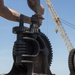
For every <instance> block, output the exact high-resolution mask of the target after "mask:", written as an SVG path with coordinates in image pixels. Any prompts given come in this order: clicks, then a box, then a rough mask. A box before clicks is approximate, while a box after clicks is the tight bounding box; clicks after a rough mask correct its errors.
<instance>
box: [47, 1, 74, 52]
mask: <svg viewBox="0 0 75 75" xmlns="http://www.w3.org/2000/svg"><path fill="white" fill-rule="evenodd" d="M46 3H47V5H48V9H49V11H50V13H51V16H52V18H53V20H54V22H55V23H56V27H57V31H59V33H60V35H61V37H62V39H63V41H64V43H65V45H66V47H67V49H68V51H69V52H70V51H71V50H72V49H73V48H74V47H73V46H72V43H71V42H70V39H69V37H68V36H67V33H66V32H65V30H64V27H63V26H62V23H61V20H60V18H59V17H58V16H57V14H56V12H55V10H54V8H53V5H52V4H51V2H50V0H46Z"/></svg>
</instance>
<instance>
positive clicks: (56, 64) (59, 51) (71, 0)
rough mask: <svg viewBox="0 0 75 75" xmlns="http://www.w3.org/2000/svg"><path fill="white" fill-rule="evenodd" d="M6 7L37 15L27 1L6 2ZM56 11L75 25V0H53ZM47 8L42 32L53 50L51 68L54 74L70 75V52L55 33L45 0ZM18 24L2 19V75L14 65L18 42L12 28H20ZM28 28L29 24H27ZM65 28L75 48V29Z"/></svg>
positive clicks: (60, 16)
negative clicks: (14, 54)
mask: <svg viewBox="0 0 75 75" xmlns="http://www.w3.org/2000/svg"><path fill="white" fill-rule="evenodd" d="M4 2H5V5H6V6H7V7H9V8H12V9H14V10H16V11H17V12H19V13H22V14H24V15H27V16H32V15H33V14H35V13H34V12H33V11H32V10H31V9H30V8H29V7H28V5H27V2H26V0H4ZM51 2H52V4H53V6H54V8H55V11H56V13H57V15H58V16H59V18H62V19H64V20H66V21H68V22H70V23H72V24H75V21H74V20H75V19H74V18H75V9H74V7H75V0H51ZM41 4H43V6H44V8H45V13H44V15H43V17H44V18H45V20H43V23H42V26H41V27H40V30H41V31H42V32H43V33H44V34H46V35H47V37H48V38H49V40H50V42H51V45H52V50H53V60H52V65H51V67H50V69H51V71H52V73H53V74H56V75H69V68H68V55H69V54H68V50H67V48H66V47H65V45H64V42H63V40H62V38H61V36H60V34H59V33H57V34H56V33H55V29H56V25H55V23H54V21H53V19H52V17H51V15H50V13H49V11H48V7H47V5H46V1H45V0H41ZM18 25H19V23H18V22H13V21H9V20H6V19H4V18H2V17H0V74H2V73H8V72H9V71H10V70H11V68H12V64H13V58H12V50H13V44H14V42H15V40H16V35H15V34H13V33H12V28H13V27H15V26H18ZM25 25H26V26H27V25H28V24H25ZM63 27H64V29H65V31H66V33H67V34H68V37H69V38H70V41H71V42H72V44H73V46H75V42H74V39H75V36H74V34H75V29H72V28H70V27H68V26H66V25H64V24H63Z"/></svg>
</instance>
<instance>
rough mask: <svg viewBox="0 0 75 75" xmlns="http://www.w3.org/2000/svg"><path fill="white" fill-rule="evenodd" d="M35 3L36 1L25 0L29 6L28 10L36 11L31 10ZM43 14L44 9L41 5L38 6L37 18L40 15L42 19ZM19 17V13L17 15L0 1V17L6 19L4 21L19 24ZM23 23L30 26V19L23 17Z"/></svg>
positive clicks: (2, 0)
mask: <svg viewBox="0 0 75 75" xmlns="http://www.w3.org/2000/svg"><path fill="white" fill-rule="evenodd" d="M37 1H38V0H37ZM37 1H36V0H27V3H28V5H30V4H31V6H30V8H31V9H32V10H33V11H36V10H37V9H33V7H36V2H37ZM43 13H44V7H43V6H42V5H40V11H39V14H38V16H39V15H41V17H42V15H43ZM20 15H21V14H20V13H18V12H16V11H15V10H13V9H11V8H9V7H7V6H5V5H4V0H0V16H1V17H3V18H6V19H8V20H11V21H15V22H19V21H20ZM38 22H40V20H39V19H38ZM24 23H28V24H30V25H31V17H29V16H26V15H24ZM38 24H40V23H38ZM40 25H41V24H40Z"/></svg>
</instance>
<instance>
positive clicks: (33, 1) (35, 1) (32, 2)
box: [27, 0, 44, 15]
mask: <svg viewBox="0 0 75 75" xmlns="http://www.w3.org/2000/svg"><path fill="white" fill-rule="evenodd" d="M27 3H28V5H29V7H30V8H31V9H32V10H33V11H34V12H35V13H38V14H39V15H43V14H44V7H43V6H42V5H41V4H40V0H27Z"/></svg>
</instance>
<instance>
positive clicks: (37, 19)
mask: <svg viewBox="0 0 75 75" xmlns="http://www.w3.org/2000/svg"><path fill="white" fill-rule="evenodd" d="M43 19H44V18H43V17H42V16H41V15H38V14H35V15H33V16H32V17H31V22H35V23H36V24H37V25H38V26H41V25H42V20H43Z"/></svg>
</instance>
